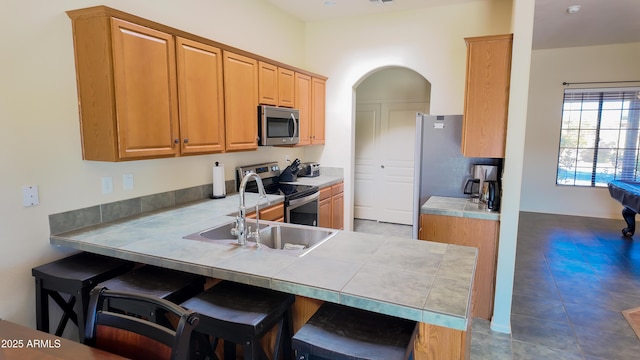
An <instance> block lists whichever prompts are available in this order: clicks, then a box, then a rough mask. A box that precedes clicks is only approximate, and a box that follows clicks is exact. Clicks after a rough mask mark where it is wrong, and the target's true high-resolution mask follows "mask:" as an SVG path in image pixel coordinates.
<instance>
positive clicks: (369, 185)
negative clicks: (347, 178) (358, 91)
mask: <svg viewBox="0 0 640 360" xmlns="http://www.w3.org/2000/svg"><path fill="white" fill-rule="evenodd" d="M379 136H380V104H363V105H357V106H356V143H355V171H354V192H353V196H354V208H353V215H354V217H355V218H358V219H369V220H378V216H377V215H376V211H377V208H378V203H379V199H378V196H377V195H376V194H377V187H378V186H379V184H378V177H379V176H380V175H379V172H380V171H379V169H378V167H379V166H380V162H379V161H378V160H377V157H378V148H377V143H378V138H379Z"/></svg>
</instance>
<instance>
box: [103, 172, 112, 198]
mask: <svg viewBox="0 0 640 360" xmlns="http://www.w3.org/2000/svg"><path fill="white" fill-rule="evenodd" d="M112 192H113V178H112V177H111V176H104V177H102V194H103V195H107V194H111V193H112Z"/></svg>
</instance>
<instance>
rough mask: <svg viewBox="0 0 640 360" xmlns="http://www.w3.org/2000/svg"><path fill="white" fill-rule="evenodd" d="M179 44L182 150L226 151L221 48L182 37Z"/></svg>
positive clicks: (201, 152) (195, 152)
mask: <svg viewBox="0 0 640 360" xmlns="http://www.w3.org/2000/svg"><path fill="white" fill-rule="evenodd" d="M176 46H177V51H176V53H177V64H178V96H179V103H180V138H181V140H180V144H181V145H180V146H181V153H183V154H203V153H214V152H223V151H224V143H225V141H224V138H225V136H224V94H223V87H222V85H223V84H222V52H221V51H220V49H218V48H215V47H213V46H209V45H205V44H202V43H199V42H196V41H192V40H188V39H184V38H180V37H178V38H176Z"/></svg>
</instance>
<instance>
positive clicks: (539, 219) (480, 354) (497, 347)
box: [354, 212, 640, 360]
mask: <svg viewBox="0 0 640 360" xmlns="http://www.w3.org/2000/svg"><path fill="white" fill-rule="evenodd" d="M624 226H625V223H624V221H623V220H622V216H621V217H620V219H619V220H618V219H596V218H586V217H575V216H563V215H552V214H539V213H527V212H523V213H521V214H520V225H519V230H518V247H517V251H516V254H517V255H516V272H515V281H514V290H513V305H512V309H511V331H512V333H511V334H502V333H496V332H492V331H491V330H490V327H489V325H490V324H489V321H486V320H482V319H473V327H472V335H471V339H472V340H471V343H472V348H471V359H473V360H484V359H491V360H496V359H508V360H511V359H513V360H523V359H536V360H537V359H570V360H571V359H581V360H601V359H607V360H617V359H623V360H628V359H640V340H638V338H637V337H636V335H635V334H634V332H633V330H632V329H631V327H630V326H629V325H628V324H627V322H626V321H625V319H624V318H623V316H622V314H621V313H620V311H622V310H626V309H630V308H634V307H640V233H638V235H636V236H635V237H636V238H637V239H638V240H632V239H627V238H624V237H622V236H621V234H620V229H622V228H623V227H624ZM354 229H355V231H361V232H373V233H388V234H395V235H400V234H403V235H400V236H407V237H411V227H410V226H406V225H397V224H387V223H376V222H375V221H368V220H356V221H355V222H354Z"/></svg>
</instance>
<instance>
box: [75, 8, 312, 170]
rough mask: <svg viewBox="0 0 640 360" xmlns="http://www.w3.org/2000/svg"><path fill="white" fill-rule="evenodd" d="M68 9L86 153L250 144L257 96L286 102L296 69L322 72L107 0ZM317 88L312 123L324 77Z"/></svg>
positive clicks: (119, 156)
mask: <svg viewBox="0 0 640 360" xmlns="http://www.w3.org/2000/svg"><path fill="white" fill-rule="evenodd" d="M67 14H68V15H69V18H71V22H72V26H73V43H74V49H75V62H76V81H77V87H78V101H79V104H78V105H79V112H80V128H81V135H82V154H83V159H85V160H97V161H124V160H140V159H152V158H162V157H174V156H180V155H196V154H210V153H219V152H225V151H246V150H255V149H257V147H258V141H257V138H258V121H257V106H258V104H259V103H260V102H261V101H262V102H263V103H268V104H271V105H277V106H286V107H294V104H295V102H296V95H295V89H296V80H295V79H296V77H295V76H296V74H297V73H298V72H300V73H301V74H306V75H305V76H308V77H309V78H314V79H315V77H316V76H317V77H318V78H319V79H323V76H321V75H316V74H313V73H310V72H307V71H305V70H301V69H297V68H295V67H292V66H289V65H286V64H280V63H278V62H276V61H273V60H270V59H267V58H264V57H262V56H259V55H255V54H252V53H249V52H246V51H243V50H240V49H236V48H233V47H230V46H228V45H225V44H221V43H218V42H215V41H213V40H210V39H206V38H203V37H200V36H197V35H193V34H190V33H187V32H185V31H182V30H179V29H175V28H172V27H169V26H166V25H163V24H159V23H156V22H153V21H151V20H147V19H144V18H141V17H138V16H135V15H131V14H128V13H125V12H122V11H119V10H115V9H112V8H109V7H106V6H94V7H89V8H85V9H78V10H72V11H68V12H67ZM273 64H277V65H273ZM321 81H322V82H324V80H321ZM315 88H316V86H314V85H312V83H311V81H309V85H308V89H307V90H306V91H307V93H308V94H309V95H308V96H311V98H310V99H313V101H316V100H315V99H316V98H321V99H322V102H323V104H322V106H321V108H320V107H319V108H317V109H316V110H314V109H315V107H314V106H313V105H312V102H313V101H312V100H309V101H308V103H309V105H308V112H309V115H308V116H307V118H308V119H311V120H309V121H311V124H312V123H313V120H312V119H313V118H314V115H313V113H314V112H320V110H321V114H322V115H321V116H322V119H323V120H322V121H323V122H324V85H323V86H322V88H321V89H319V90H316V89H315ZM314 91H318V93H315V94H316V95H314ZM320 92H321V93H320ZM259 95H260V96H262V99H263V100H260V98H259ZM315 117H318V116H315ZM311 126H312V125H309V126H308V127H307V129H312V127H311ZM316 127H317V126H316ZM309 132H310V133H313V130H309ZM309 139H311V137H309ZM321 139H322V142H324V124H323V125H322V136H321ZM309 143H312V142H311V140H309Z"/></svg>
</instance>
